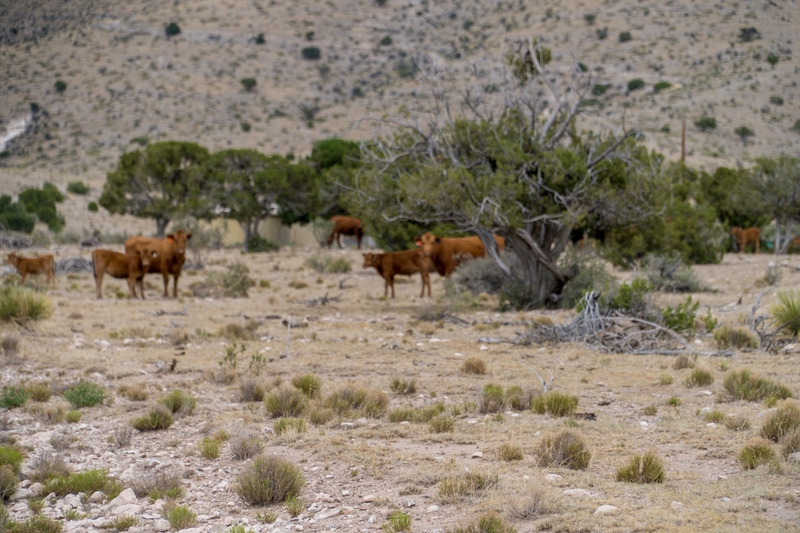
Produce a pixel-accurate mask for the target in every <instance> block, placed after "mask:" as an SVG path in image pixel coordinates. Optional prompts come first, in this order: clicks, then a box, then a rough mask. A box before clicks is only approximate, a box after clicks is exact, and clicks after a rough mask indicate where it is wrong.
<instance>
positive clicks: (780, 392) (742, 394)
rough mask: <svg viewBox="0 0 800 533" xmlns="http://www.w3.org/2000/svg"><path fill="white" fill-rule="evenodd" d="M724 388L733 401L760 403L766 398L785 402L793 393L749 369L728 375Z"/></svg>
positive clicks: (723, 384)
mask: <svg viewBox="0 0 800 533" xmlns="http://www.w3.org/2000/svg"><path fill="white" fill-rule="evenodd" d="M722 387H723V388H724V389H725V393H726V395H727V397H728V398H730V399H732V400H746V401H749V402H760V401H762V400H764V399H766V398H776V399H779V400H785V399H786V398H791V397H792V391H790V390H789V389H788V388H786V387H784V386H783V385H780V384H778V383H775V382H774V381H772V380H770V379H767V378H764V377H761V376H760V375H758V374H754V373H752V372H750V371H749V370H747V369H743V370H739V371H734V372H731V373H730V374H728V375H727V376H726V377H725V381H723V383H722Z"/></svg>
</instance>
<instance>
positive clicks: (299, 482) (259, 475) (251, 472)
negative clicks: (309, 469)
mask: <svg viewBox="0 0 800 533" xmlns="http://www.w3.org/2000/svg"><path fill="white" fill-rule="evenodd" d="M303 485H305V479H303V474H302V473H301V472H300V469H299V468H298V467H297V466H295V465H294V464H292V463H290V462H289V461H287V460H285V459H281V458H279V457H276V456H274V455H261V456H259V457H256V458H255V459H254V460H253V462H252V463H250V464H248V465H246V466H245V467H244V468H242V471H241V472H240V473H239V476H238V477H237V478H236V484H235V486H234V490H235V491H236V494H238V495H239V496H240V497H241V498H242V499H243V500H244V501H246V502H247V503H248V504H250V505H260V506H265V505H269V504H272V503H281V502H283V501H286V499H288V498H296V497H297V496H299V495H300V491H301V490H302V488H303Z"/></svg>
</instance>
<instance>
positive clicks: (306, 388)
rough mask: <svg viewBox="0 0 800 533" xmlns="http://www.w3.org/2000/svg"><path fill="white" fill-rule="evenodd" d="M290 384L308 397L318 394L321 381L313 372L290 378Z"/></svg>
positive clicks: (311, 397)
mask: <svg viewBox="0 0 800 533" xmlns="http://www.w3.org/2000/svg"><path fill="white" fill-rule="evenodd" d="M292 385H293V386H294V387H295V388H296V389H298V390H300V391H301V392H302V393H303V394H305V395H306V397H307V398H309V399H313V398H316V397H317V396H319V391H320V389H322V382H321V381H320V379H319V378H318V377H317V376H315V375H314V374H305V375H303V376H297V377H295V378H292Z"/></svg>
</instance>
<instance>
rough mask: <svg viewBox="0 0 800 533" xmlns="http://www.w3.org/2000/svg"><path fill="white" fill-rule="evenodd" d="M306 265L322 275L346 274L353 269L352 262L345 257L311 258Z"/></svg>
mask: <svg viewBox="0 0 800 533" xmlns="http://www.w3.org/2000/svg"><path fill="white" fill-rule="evenodd" d="M305 265H306V266H307V267H309V268H311V269H312V270H316V271H317V272H319V273H320V274H323V273H324V274H344V273H347V272H350V270H351V269H352V265H351V264H350V261H348V260H347V259H346V258H344V257H336V258H334V257H331V256H326V257H324V258H319V257H309V258H308V259H306V262H305Z"/></svg>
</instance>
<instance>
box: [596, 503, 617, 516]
mask: <svg viewBox="0 0 800 533" xmlns="http://www.w3.org/2000/svg"><path fill="white" fill-rule="evenodd" d="M616 512H617V508H616V507H614V506H613V505H601V506H600V507H598V508H597V509H595V511H594V514H600V515H604V514H614V513H616Z"/></svg>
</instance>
